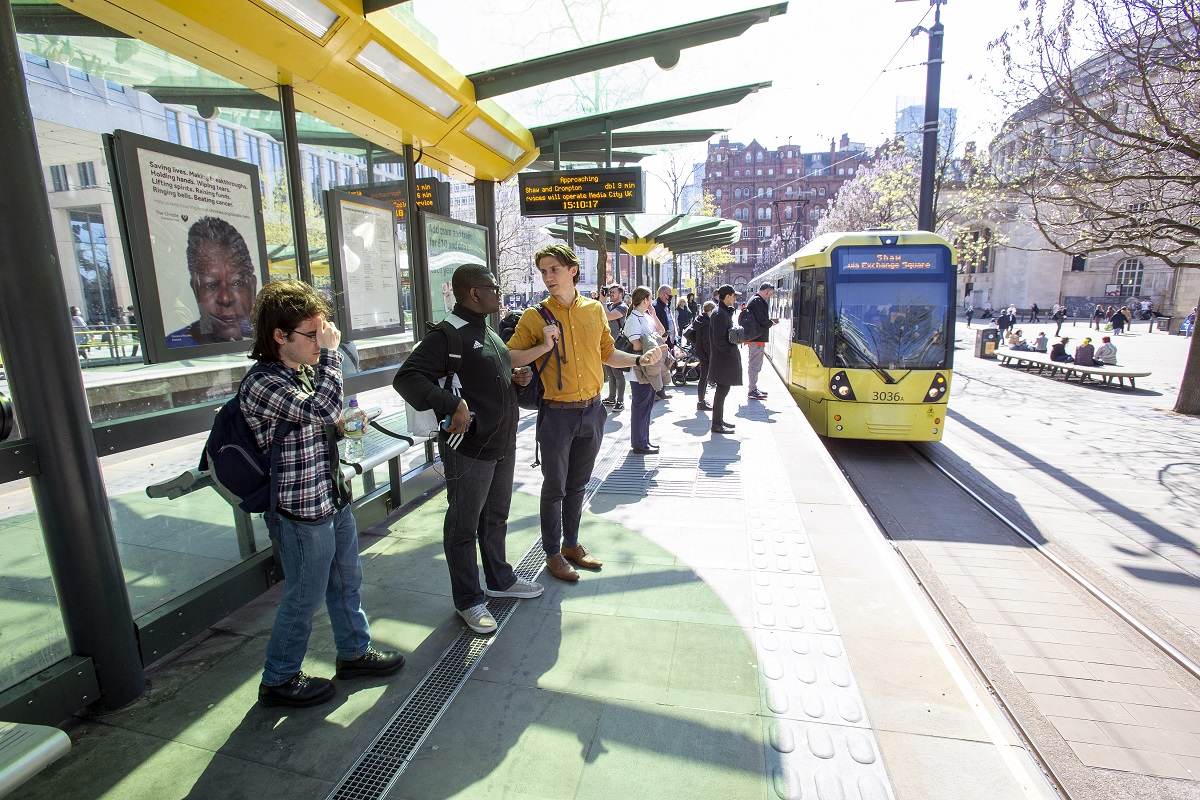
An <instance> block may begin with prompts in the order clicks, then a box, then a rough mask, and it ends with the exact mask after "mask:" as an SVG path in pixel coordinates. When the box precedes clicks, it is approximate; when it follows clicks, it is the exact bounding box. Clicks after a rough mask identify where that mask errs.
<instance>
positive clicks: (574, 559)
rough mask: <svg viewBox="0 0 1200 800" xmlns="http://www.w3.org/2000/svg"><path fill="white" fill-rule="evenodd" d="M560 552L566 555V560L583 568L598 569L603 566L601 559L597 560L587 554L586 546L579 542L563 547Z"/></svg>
mask: <svg viewBox="0 0 1200 800" xmlns="http://www.w3.org/2000/svg"><path fill="white" fill-rule="evenodd" d="M562 554H563V555H564V556H566V557H567V560H568V561H570V562H571V563H573V564H574V565H575V566H577V567H581V568H583V569H600V568H601V567H603V566H604V562H603V561H597V560H596V559H594V558H592V557H591V556H590V555H588V551H587V548H585V547H584V546H583V545H581V544H577V545H575V546H574V547H564V548H563V549H562Z"/></svg>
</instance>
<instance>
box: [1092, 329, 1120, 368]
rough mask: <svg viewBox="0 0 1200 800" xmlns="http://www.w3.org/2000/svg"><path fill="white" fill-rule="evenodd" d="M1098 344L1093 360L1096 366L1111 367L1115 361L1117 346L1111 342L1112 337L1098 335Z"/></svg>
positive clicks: (1114, 364)
mask: <svg viewBox="0 0 1200 800" xmlns="http://www.w3.org/2000/svg"><path fill="white" fill-rule="evenodd" d="M1100 342H1101V344H1100V346H1099V347H1097V348H1096V355H1095V356H1094V357H1093V360H1094V361H1095V362H1096V366H1097V367H1112V366H1116V363H1117V346H1116V345H1114V344H1113V343H1112V338H1111V337H1109V336H1101V337H1100Z"/></svg>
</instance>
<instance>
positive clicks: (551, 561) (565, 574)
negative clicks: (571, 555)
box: [546, 555, 579, 581]
mask: <svg viewBox="0 0 1200 800" xmlns="http://www.w3.org/2000/svg"><path fill="white" fill-rule="evenodd" d="M546 569H548V570H549V571H550V574H551V575H553V576H554V577H556V578H558V579H559V580H560V581H577V580H579V573H578V572H576V571H575V568H574V567H572V566H571V565H570V564H568V563H567V560H566V559H565V558H563V557H562V556H561V555H557V556H550V557H548V558H547V559H546Z"/></svg>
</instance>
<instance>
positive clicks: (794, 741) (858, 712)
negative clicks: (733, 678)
mask: <svg viewBox="0 0 1200 800" xmlns="http://www.w3.org/2000/svg"><path fill="white" fill-rule="evenodd" d="M751 483H752V485H753V486H754V487H755V488H754V502H752V503H747V504H746V506H745V520H746V546H747V548H748V549H749V551H750V565H751V568H750V575H749V580H750V581H751V586H750V591H751V597H752V612H751V620H750V626H751V627H752V629H753V631H752V633H753V639H754V649H755V653H756V655H757V658H758V667H759V674H760V676H761V677H760V680H759V686H760V691H761V704H760V708H761V713H762V718H763V733H764V737H763V738H764V742H765V744H764V750H765V757H766V772H767V775H766V777H767V783H768V786H769V787H770V788H769V793H770V794H771V795H772V796H774V797H777V798H780V800H808V798H815V800H893V797H894V795H893V793H892V789H891V782H890V780H889V779H888V775H887V771H886V770H885V769H884V766H883V762H882V760H881V759H880V757H879V746H878V743H877V742H876V741H875V735H874V733H873V731H872V730H871V723H870V721H869V720H868V719H867V714H866V710H865V708H864V705H863V701H862V695H861V694H860V692H859V690H858V686H857V684H856V683H855V681H854V673H853V671H852V670H851V669H850V662H849V660H848V658H847V656H846V652H845V648H844V647H843V646H842V640H841V636H840V635H839V632H838V627H837V622H836V620H835V619H834V617H833V614H832V612H831V610H830V608H829V597H828V594H827V593H826V591H825V585H824V583H823V582H822V580H821V577H820V573H819V571H818V569H817V564H816V562H815V560H814V559H813V555H812V549H811V547H810V546H809V542H808V537H807V534H806V533H805V532H804V526H803V523H802V522H801V521H800V519H799V518H798V517H797V516H796V515H795V514H794V513H790V510H791V509H794V508H795V506H794V503H795V498H794V496H793V495H792V492H791V490H790V488H789V487H788V486H787V484H786V482H783V481H779V480H771V479H770V478H768V477H767V476H762V480H759V476H754V477H753V478H752V480H751Z"/></svg>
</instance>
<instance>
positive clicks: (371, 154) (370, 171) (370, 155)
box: [366, 143, 375, 186]
mask: <svg viewBox="0 0 1200 800" xmlns="http://www.w3.org/2000/svg"><path fill="white" fill-rule="evenodd" d="M366 161H367V186H374V185H375V146H374V145H372V144H370V143H368V144H367V152H366Z"/></svg>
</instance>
